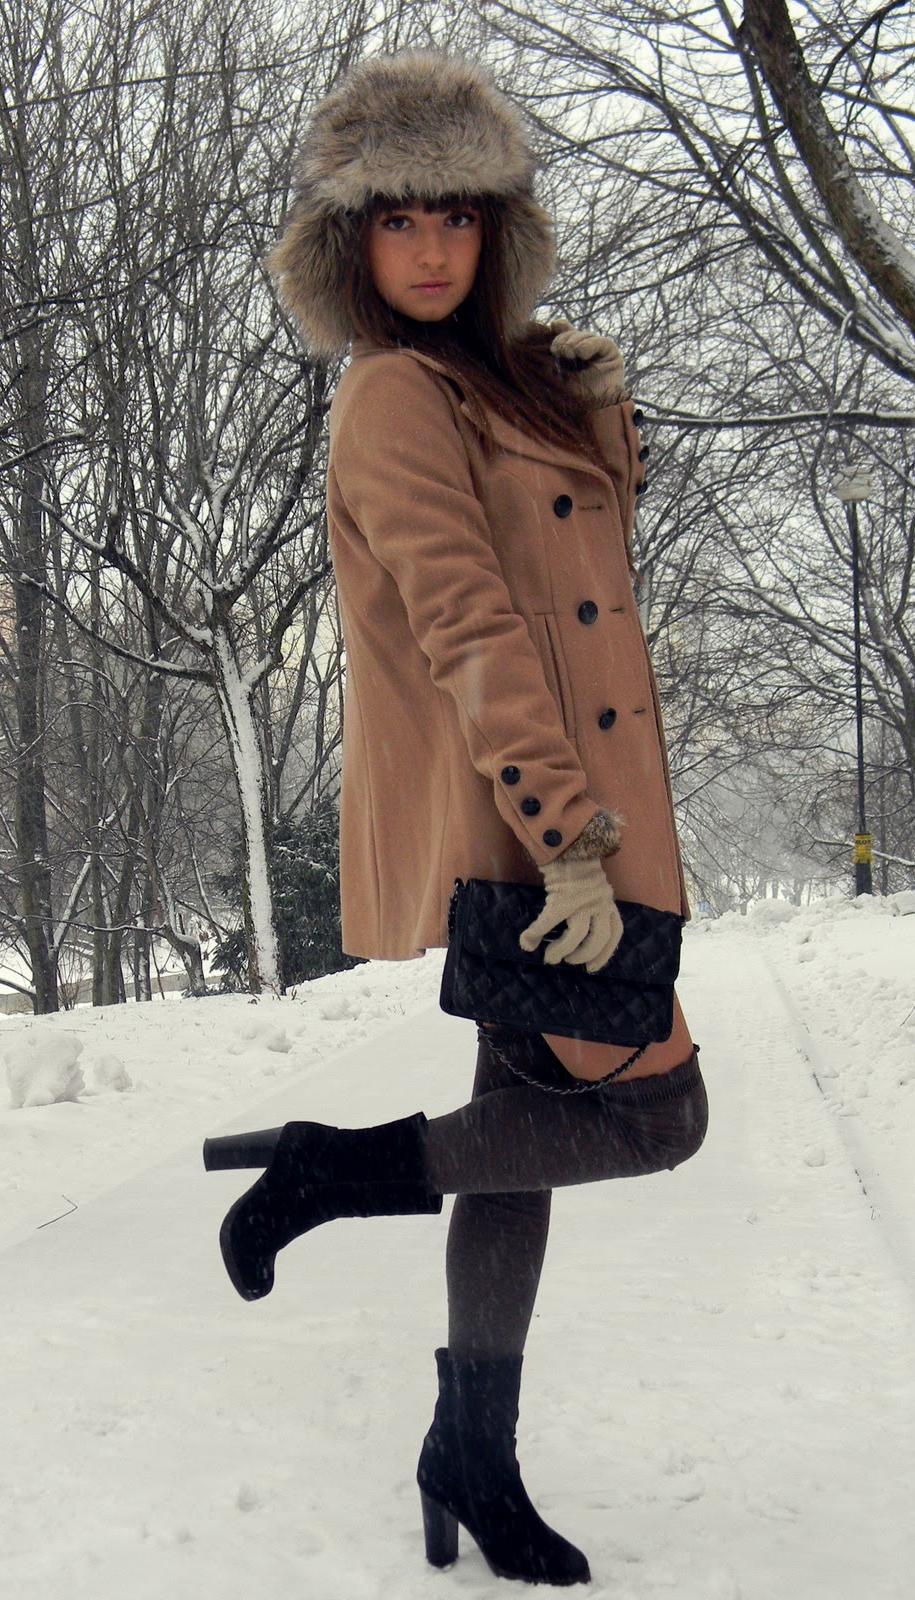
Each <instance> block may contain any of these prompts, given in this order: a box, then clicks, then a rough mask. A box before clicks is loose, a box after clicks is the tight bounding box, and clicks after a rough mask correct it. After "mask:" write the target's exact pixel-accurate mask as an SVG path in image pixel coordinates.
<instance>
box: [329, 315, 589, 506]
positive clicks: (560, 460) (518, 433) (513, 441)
mask: <svg viewBox="0 0 915 1600" xmlns="http://www.w3.org/2000/svg"><path fill="white" fill-rule="evenodd" d="M385 348H386V347H385V346H384V345H380V344H376V343H375V341H374V339H369V338H366V337H365V335H362V334H359V335H357V336H356V337H355V338H354V339H353V341H352V347H351V350H352V357H353V360H354V361H355V360H359V359H360V358H361V357H362V356H366V355H371V354H372V352H373V351H376V350H383V349H385ZM401 350H402V352H403V354H404V355H408V356H411V357H412V358H413V360H414V361H420V362H421V363H422V364H423V366H425V367H431V368H432V370H433V371H434V372H441V373H443V374H444V375H445V376H446V377H448V376H449V372H448V368H447V367H446V366H445V364H444V363H443V362H441V361H437V360H436V359H435V357H434V356H429V355H426V353H425V351H419V350H411V349H410V348H409V347H408V346H407V345H402V346H401ZM460 407H461V410H462V411H463V413H464V415H465V417H468V418H469V419H470V421H471V422H472V423H473V424H474V426H475V427H477V428H479V424H478V422H477V420H476V418H475V416H474V415H473V411H472V409H471V407H470V405H469V404H468V402H467V401H466V400H462V401H461V402H460ZM484 409H485V411H486V418H487V421H488V422H489V425H490V427H491V428H492V434H493V438H494V439H495V440H496V443H497V444H500V445H502V447H503V449H505V450H511V451H512V452H513V453H514V454H516V455H521V456H529V457H530V458H531V459H532V460H534V461H547V462H549V463H550V464H551V465H553V466H560V467H573V468H574V469H575V471H576V472H590V473H593V475H594V477H595V478H600V479H601V480H602V481H603V482H605V483H607V484H612V479H611V478H610V474H609V473H608V472H602V471H601V469H600V468H599V467H596V466H595V465H594V463H593V462H592V461H590V460H589V459H588V457H587V456H585V455H579V454H578V452H577V451H575V450H567V449H566V448H565V446H564V445H558V444H553V443H551V442H550V441H548V440H546V439H534V438H532V437H531V435H530V434H529V433H527V432H526V431H525V430H524V429H523V428H519V427H518V426H517V424H516V423H514V422H509V420H508V418H507V417H503V416H502V415H501V413H500V412H498V411H496V410H494V409H493V407H492V406H489V405H487V406H485V407H484Z"/></svg>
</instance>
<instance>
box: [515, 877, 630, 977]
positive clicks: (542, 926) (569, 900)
mask: <svg viewBox="0 0 915 1600" xmlns="http://www.w3.org/2000/svg"><path fill="white" fill-rule="evenodd" d="M540 871H541V873H542V875H543V881H544V883H545V884H546V904H545V905H544V908H543V910H542V911H541V913H540V915H539V917H537V918H536V920H535V921H534V922H532V923H530V924H529V926H528V927H526V928H525V929H524V932H523V933H522V934H521V936H520V938H519V940H518V943H519V944H520V945H521V948H522V950H536V948H537V946H538V944H539V943H540V941H541V939H542V938H543V937H544V936H545V935H546V934H548V933H549V932H550V930H551V929H552V928H555V927H556V925H557V923H560V922H562V921H563V920H565V922H566V923H567V927H566V930H565V932H564V933H562V934H560V936H559V938H558V939H554V940H553V941H552V942H551V943H550V944H549V945H548V946H547V949H546V950H545V952H544V956H543V959H544V962H545V964H546V965H548V966H551V967H552V966H555V965H556V964H557V962H559V961H570V962H572V963H573V964H574V965H580V964H581V963H582V962H584V963H585V968H586V971H588V972H597V971H598V970H599V968H601V967H603V966H605V965H606V963H607V962H608V961H609V960H610V957H611V956H612V954H613V952H614V950H615V949H616V947H617V945H618V944H619V942H620V940H621V938H622V937H623V920H622V918H621V916H620V914H619V911H618V910H617V908H616V901H615V900H614V898H613V889H612V888H611V886H610V884H609V883H608V882H607V878H606V876H605V874H604V869H603V867H602V866H601V864H600V860H599V859H596V858H593V857H592V858H591V860H589V861H564V860H563V859H562V857H561V856H557V858H556V859H555V860H554V861H549V862H547V864H546V866H543V867H541V868H540Z"/></svg>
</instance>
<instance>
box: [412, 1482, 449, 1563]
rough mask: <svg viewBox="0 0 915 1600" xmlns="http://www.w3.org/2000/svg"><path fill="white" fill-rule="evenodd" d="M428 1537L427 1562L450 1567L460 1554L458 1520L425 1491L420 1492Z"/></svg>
mask: <svg viewBox="0 0 915 1600" xmlns="http://www.w3.org/2000/svg"><path fill="white" fill-rule="evenodd" d="M419 1502H420V1505H421V1506H422V1512H423V1532H424V1534H425V1536H426V1560H427V1561H428V1562H429V1564H430V1565H431V1566H433V1567H450V1566H451V1563H452V1561H456V1560H457V1554H458V1519H457V1517H455V1516H453V1515H452V1513H451V1512H450V1511H449V1510H448V1509H447V1507H446V1506H443V1505H439V1502H438V1501H437V1500H433V1499H432V1498H431V1497H430V1496H429V1495H427V1494H426V1493H425V1492H424V1490H422V1489H420V1491H419Z"/></svg>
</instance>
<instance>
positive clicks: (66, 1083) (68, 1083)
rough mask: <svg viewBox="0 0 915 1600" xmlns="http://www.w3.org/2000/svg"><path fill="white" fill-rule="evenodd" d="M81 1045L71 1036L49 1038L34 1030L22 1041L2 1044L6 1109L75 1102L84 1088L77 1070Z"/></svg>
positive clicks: (83, 1082) (78, 1040)
mask: <svg viewBox="0 0 915 1600" xmlns="http://www.w3.org/2000/svg"><path fill="white" fill-rule="evenodd" d="M82 1049H83V1046H82V1041H81V1040H80V1039H78V1038H77V1037H76V1035H75V1033H57V1034H51V1035H50V1036H47V1035H45V1034H44V1033H43V1032H42V1031H40V1030H38V1029H35V1030H34V1031H32V1032H29V1033H27V1034H26V1035H25V1036H24V1037H23V1038H20V1039H11V1040H9V1041H7V1040H6V1039H5V1038H4V1040H3V1046H2V1053H3V1060H4V1063H5V1066H6V1078H7V1083H8V1084H9V1091H10V1109H11V1110H13V1111H19V1110H22V1109H24V1108H25V1107H27V1106H53V1105H58V1104H60V1102H61V1101H63V1100H78V1099H79V1096H80V1095H81V1094H82V1093H83V1090H84V1089H85V1087H86V1084H85V1081H84V1079H83V1074H82V1071H81V1069H80V1067H78V1066H77V1061H78V1059H79V1056H80V1055H81V1054H82Z"/></svg>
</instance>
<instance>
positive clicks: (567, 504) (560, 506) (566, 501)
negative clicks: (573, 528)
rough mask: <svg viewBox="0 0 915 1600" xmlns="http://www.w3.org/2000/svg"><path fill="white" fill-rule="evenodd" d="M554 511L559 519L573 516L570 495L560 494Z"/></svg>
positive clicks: (555, 502)
mask: <svg viewBox="0 0 915 1600" xmlns="http://www.w3.org/2000/svg"><path fill="white" fill-rule="evenodd" d="M553 510H554V511H555V513H556V515H557V517H569V516H571V514H572V499H571V496H570V495H567V494H560V495H557V496H556V499H555V500H554V501H553Z"/></svg>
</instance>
